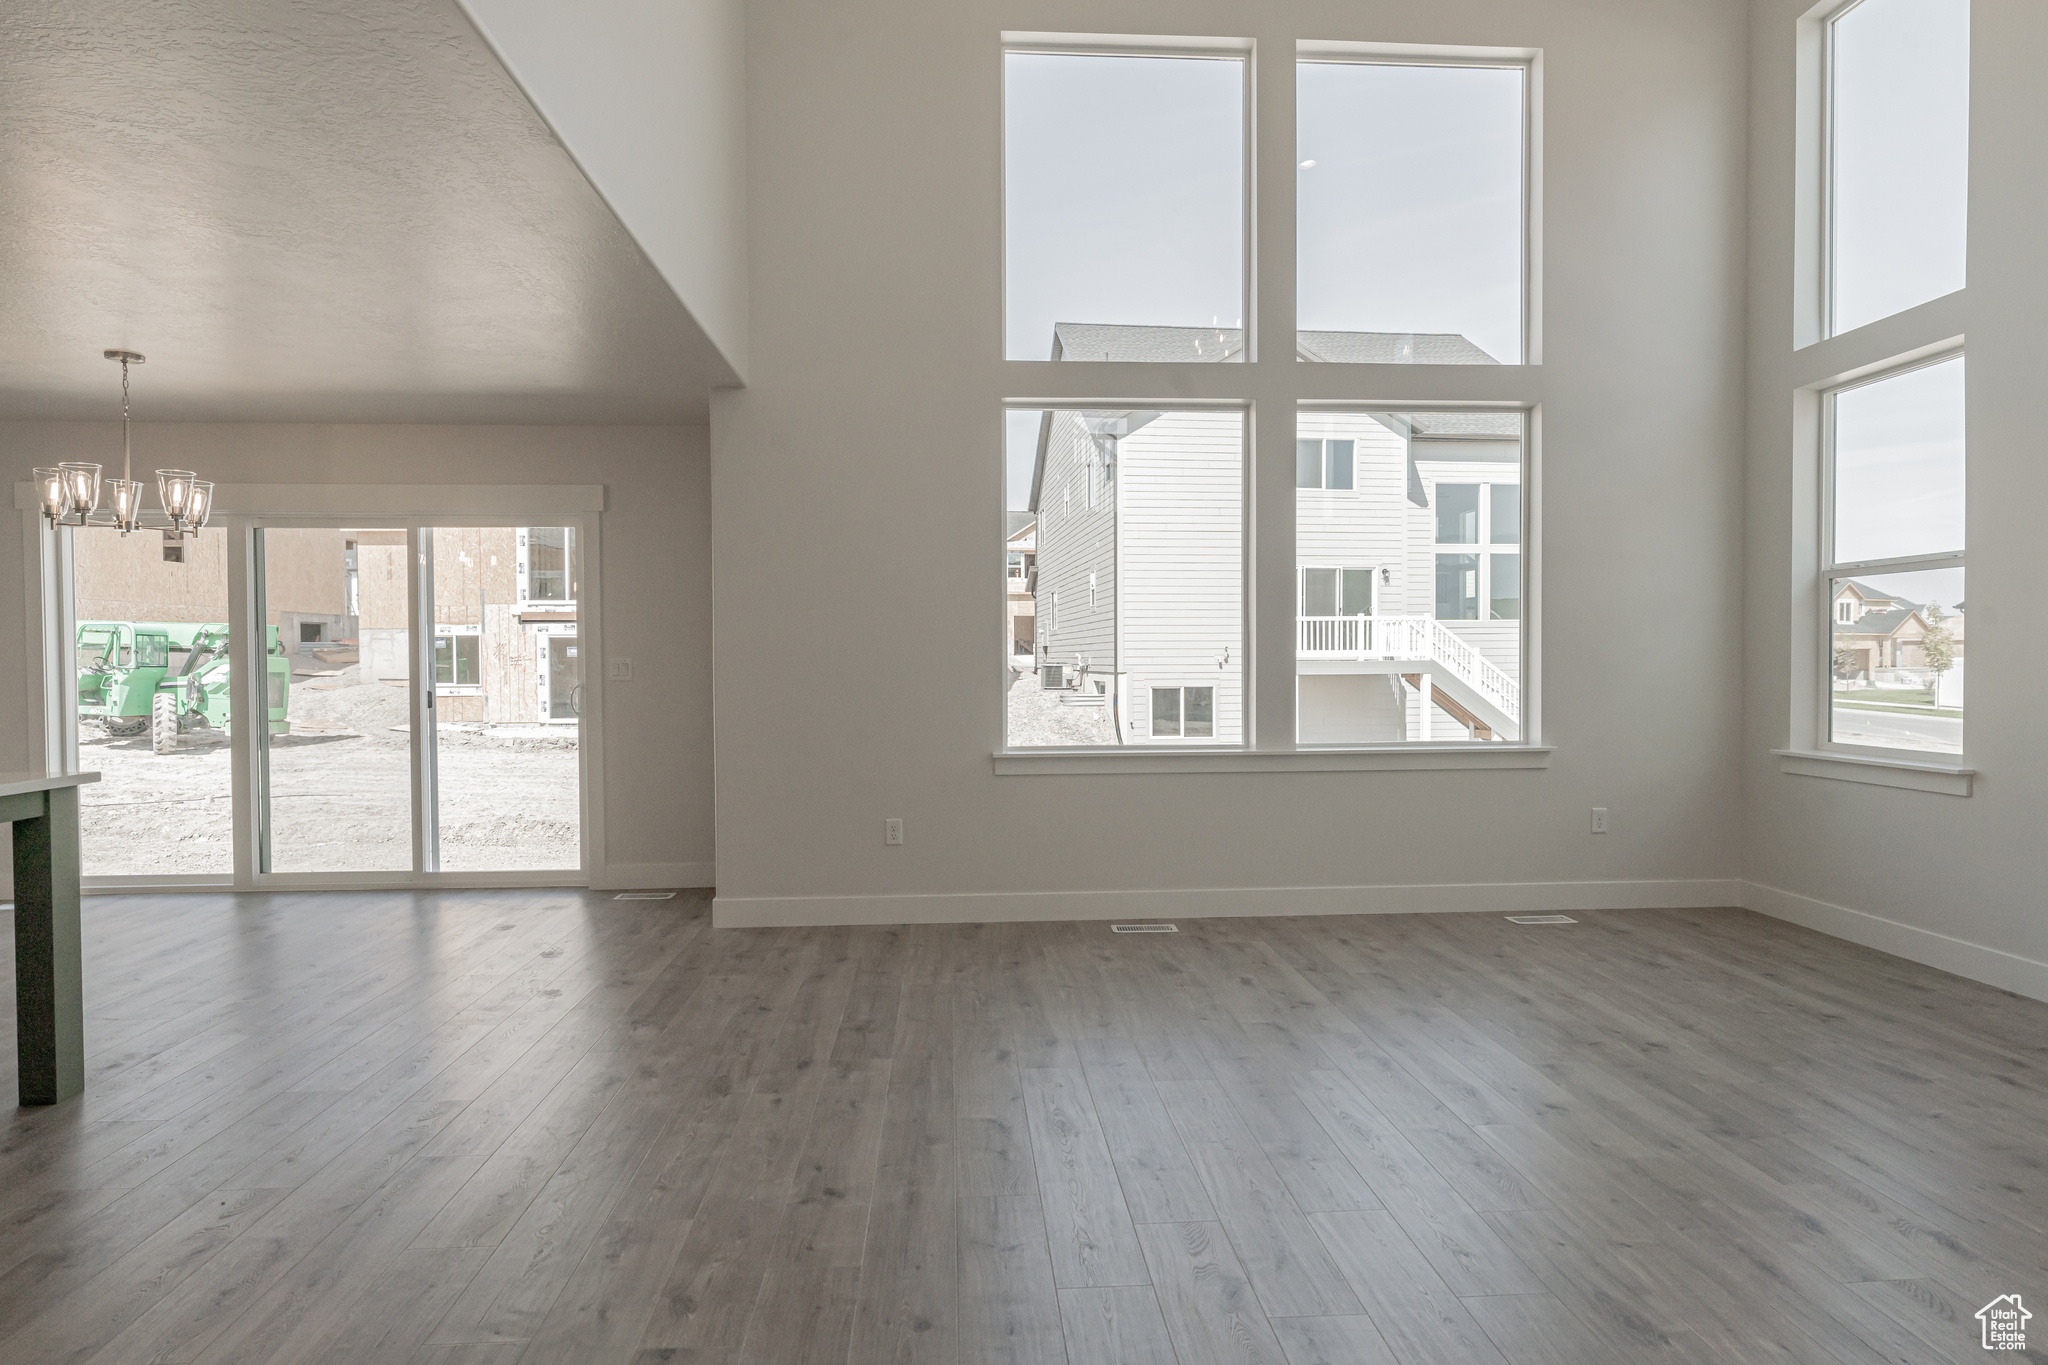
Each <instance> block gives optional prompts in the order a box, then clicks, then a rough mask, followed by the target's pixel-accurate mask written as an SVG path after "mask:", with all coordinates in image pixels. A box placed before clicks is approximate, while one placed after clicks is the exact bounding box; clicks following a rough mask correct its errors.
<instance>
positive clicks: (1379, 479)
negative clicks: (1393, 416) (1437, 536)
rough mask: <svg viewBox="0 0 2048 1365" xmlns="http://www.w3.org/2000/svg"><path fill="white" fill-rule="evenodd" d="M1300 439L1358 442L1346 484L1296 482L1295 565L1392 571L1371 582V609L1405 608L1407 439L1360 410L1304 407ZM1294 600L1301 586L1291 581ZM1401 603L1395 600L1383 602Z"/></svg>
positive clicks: (1297, 431) (1298, 428)
mask: <svg viewBox="0 0 2048 1365" xmlns="http://www.w3.org/2000/svg"><path fill="white" fill-rule="evenodd" d="M1295 434H1296V435H1297V437H1299V438H1300V439H1302V440H1328V439H1336V440H1349V441H1352V442H1355V443H1356V444H1355V455H1354V459H1355V463H1354V466H1353V474H1352V482H1353V483H1354V484H1355V485H1356V487H1354V488H1351V489H1325V488H1297V489H1296V490H1295V493H1294V546H1295V561H1296V563H1298V564H1328V565H1349V566H1352V567H1354V568H1371V569H1375V570H1377V569H1382V568H1384V569H1388V570H1391V572H1392V576H1393V582H1392V583H1390V584H1388V583H1375V584H1374V585H1373V592H1374V598H1373V605H1374V608H1375V611H1376V612H1380V613H1387V612H1391V611H1405V610H1406V606H1405V599H1404V595H1405V592H1406V588H1405V585H1404V582H1403V578H1404V571H1405V568H1406V566H1405V564H1404V562H1403V561H1404V558H1405V556H1404V555H1403V553H1402V550H1403V544H1404V541H1405V539H1406V536H1407V527H1406V518H1405V516H1404V515H1403V513H1404V509H1406V508H1407V506H1408V455H1407V442H1406V441H1405V440H1404V439H1403V438H1402V437H1400V436H1399V435H1397V434H1395V433H1394V432H1392V431H1389V430H1388V429H1387V428H1386V427H1384V426H1382V425H1380V424H1379V423H1378V422H1375V421H1374V420H1373V419H1372V418H1370V417H1367V416H1366V415H1364V414H1363V413H1350V412H1344V413H1304V414H1302V416H1301V418H1300V420H1299V421H1297V422H1296V424H1295ZM1295 592H1296V604H1297V608H1298V606H1299V602H1300V596H1299V595H1300V584H1299V581H1298V580H1297V583H1296V588H1295ZM1394 603H1400V604H1402V605H1400V606H1392V605H1383V604H1394Z"/></svg>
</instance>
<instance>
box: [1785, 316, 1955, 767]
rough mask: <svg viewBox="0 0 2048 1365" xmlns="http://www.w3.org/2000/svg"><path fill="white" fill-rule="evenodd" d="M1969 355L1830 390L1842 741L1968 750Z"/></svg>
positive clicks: (1831, 645)
mask: <svg viewBox="0 0 2048 1365" xmlns="http://www.w3.org/2000/svg"><path fill="white" fill-rule="evenodd" d="M1963 381H1964V369H1963V359H1962V357H1961V356H1954V357H1951V358H1949V359H1946V360H1941V361H1937V362H1935V363H1933V364H1928V365H1922V366H1919V367H1917V368H1913V369H1909V370H1905V371H1902V372H1896V371H1895V372H1893V373H1892V374H1889V375H1885V376H1881V377H1880V378H1878V379H1876V380H1873V381H1870V382H1866V383H1861V384H1858V385H1856V386H1854V387H1851V388H1845V389H1840V390H1837V391H1835V392H1834V393H1832V394H1830V395H1828V409H1829V421H1828V423H1827V427H1826V430H1827V432H1828V434H1829V441H1828V447H1829V448H1828V452H1827V453H1828V467H1829V474H1830V478H1829V483H1830V486H1831V488H1832V493H1833V496H1832V498H1830V499H1829V500H1828V502H1827V503H1826V504H1825V506H1826V510H1827V513H1828V516H1827V524H1826V527H1825V528H1824V531H1825V534H1824V548H1823V550H1822V557H1823V561H1824V564H1823V568H1822V572H1821V587H1822V589H1823V591H1824V593H1825V596H1824V598H1823V601H1825V602H1826V603H1828V604H1830V606H1829V618H1828V667H1827V669H1826V670H1825V673H1826V675H1827V684H1826V687H1827V693H1826V708H1827V725H1826V728H1825V731H1824V733H1825V734H1826V735H1827V736H1828V739H1829V742H1831V743H1833V744H1837V745H1844V746H1850V747H1853V748H1858V749H1885V750H1901V749H1903V750H1917V751H1923V752H1934V753H1949V754H1960V753H1962V752H1963V688H1964V683H1963V673H1964V662H1965V660H1964V635H1965V630H1964V627H1965V624H1966V621H1967V614H1966V612H1965V610H1964V593H1963V580H1964V563H1963V559H1964V555H1963V549H1964V546H1963V506H1964V503H1963V498H1964V461H1965V453H1964V439H1963V438H1964V433H1963Z"/></svg>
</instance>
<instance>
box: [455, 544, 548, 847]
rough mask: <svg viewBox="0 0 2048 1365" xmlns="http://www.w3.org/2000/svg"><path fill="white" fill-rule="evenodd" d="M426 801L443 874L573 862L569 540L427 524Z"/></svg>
mask: <svg viewBox="0 0 2048 1365" xmlns="http://www.w3.org/2000/svg"><path fill="white" fill-rule="evenodd" d="M421 534H422V535H424V536H426V537H427V538H428V543H429V546H430V553H429V556H428V563H429V567H430V570H431V572H430V574H429V575H428V577H429V579H430V584H429V586H430V589H431V595H432V602H433V612H432V615H433V627H434V649H433V660H434V693H435V705H434V710H433V734H434V769H435V776H434V791H435V794H436V798H437V800H436V803H435V804H436V809H435V816H436V818H435V822H434V823H435V832H436V838H435V843H436V846H437V849H438V853H439V864H438V866H439V867H440V869H441V870H442V871H446V872H485V871H502V870H510V869H515V868H519V869H534V870H543V869H546V870H561V869H574V868H576V867H578V866H580V864H581V857H582V853H581V838H582V819H581V809H582V787H581V784H580V781H579V774H580V773H581V770H582V761H581V752H580V750H581V739H582V698H583V687H582V681H583V674H582V659H581V658H580V651H579V649H578V645H579V637H578V635H577V619H576V588H577V583H576V574H575V572H574V570H573V563H572V561H573V554H574V539H575V537H574V532H573V531H572V530H571V529H569V528H566V527H559V526H553V527H541V526H536V527H512V526H436V527H433V528H431V529H430V530H426V531H423V532H422V533H421Z"/></svg>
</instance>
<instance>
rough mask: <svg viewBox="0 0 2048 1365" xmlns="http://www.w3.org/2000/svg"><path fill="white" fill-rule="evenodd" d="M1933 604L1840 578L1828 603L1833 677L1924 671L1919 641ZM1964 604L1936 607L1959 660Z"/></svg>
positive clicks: (1924, 656)
mask: <svg viewBox="0 0 2048 1365" xmlns="http://www.w3.org/2000/svg"><path fill="white" fill-rule="evenodd" d="M1936 610H1937V608H1936V606H1935V604H1932V603H1926V602H1912V601H1908V600H1907V599H1905V598H1903V597H1900V596H1899V595H1898V594H1896V593H1888V592H1884V591H1883V590H1881V589H1878V588H1875V587H1872V586H1871V585H1870V584H1868V583H1866V582H1862V581H1860V580H1858V579H1853V578H1845V579H1843V580H1842V582H1841V585H1840V586H1839V587H1838V588H1837V589H1836V590H1835V600H1834V602H1833V604H1832V619H1833V623H1834V640H1833V649H1834V652H1835V676H1837V677H1840V678H1855V677H1864V678H1870V677H1873V676H1874V675H1875V674H1876V672H1877V670H1879V669H1881V668H1926V667H1928V666H1929V665H1928V659H1927V651H1926V650H1925V649H1923V648H1922V647H1921V643H1920V641H1921V639H1922V637H1923V636H1925V635H1926V634H1927V632H1928V630H1929V628H1930V627H1931V626H1932V624H1933V621H1932V620H1931V619H1930V617H1931V616H1933V614H1934V613H1935V611H1936ZM1963 618H1964V612H1963V604H1962V603H1960V602H1958V603H1957V604H1956V605H1955V607H1954V609H1953V610H1947V609H1941V616H1940V622H1941V627H1942V629H1944V630H1946V631H1947V632H1948V633H1949V636H1950V638H1951V639H1953V640H1954V642H1955V657H1956V658H1958V659H1960V658H1962V657H1963V625H1964V620H1963Z"/></svg>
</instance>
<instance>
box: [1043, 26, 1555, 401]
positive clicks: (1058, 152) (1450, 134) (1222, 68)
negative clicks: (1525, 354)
mask: <svg viewBox="0 0 2048 1365" xmlns="http://www.w3.org/2000/svg"><path fill="white" fill-rule="evenodd" d="M1005 61H1006V66H1005V82H1006V94H1005V110H1006V112H1005V127H1006V131H1005V137H1006V161H1005V218H1006V222H1005V228H1006V242H1007V254H1008V261H1007V270H1006V316H1007V320H1008V321H1007V330H1008V335H1007V336H1006V338H1005V342H1004V345H1005V354H1006V355H1007V356H1008V357H1009V358H1011V359H1013V360H1043V359H1045V358H1046V357H1047V356H1049V355H1050V354H1051V348H1052V326H1053V324H1054V323H1055V322H1121V323H1140V324H1151V325H1160V326H1191V327H1200V326H1223V327H1235V326H1241V325H1242V322H1243V318H1242V314H1243V298H1244V277H1243V265H1242V261H1243V248H1244V237H1243V216H1244V215H1243V204H1244V171H1243V157H1244V132H1243V130H1244V103H1243V100H1244V63H1243V62H1242V61H1241V60H1237V59H1207V58H1179V57H1096V56H1071V55H1047V54H1034V53H1012V54H1011V55H1010V56H1009V57H1007V58H1006V59H1005ZM1297 70H1298V73H1299V74H1298V76H1297V86H1298V100H1299V110H1298V121H1297V139H1296V140H1297V143H1298V155H1297V157H1296V160H1297V162H1301V163H1311V162H1312V163H1313V164H1312V165H1310V164H1303V165H1299V166H1298V167H1297V171H1296V174H1297V177H1298V185H1299V193H1298V200H1297V213H1298V222H1297V249H1298V252H1299V258H1300V259H1299V267H1298V277H1299V285H1300V291H1301V292H1300V304H1299V314H1300V317H1299V321H1300V325H1301V326H1302V327H1304V328H1308V329H1311V330H1330V331H1378V332H1458V333H1462V334H1463V335H1465V336H1466V337H1468V338H1470V339H1471V340H1472V341H1474V342H1475V343H1477V344H1478V345H1479V346H1480V347H1481V348H1482V349H1484V350H1485V351H1487V352H1488V353H1489V354H1490V355H1492V356H1494V357H1495V358H1496V359H1499V360H1501V361H1503V362H1507V363H1515V362H1517V361H1518V360H1519V359H1520V353H1521V195H1522V172H1521V167H1522V81H1523V76H1522V72H1521V71H1520V70H1519V69H1499V68H1483V67H1433V66H1398V65H1368V64H1358V63H1328V62H1317V63H1304V64H1303V65H1301V66H1300V67H1298V68H1297Z"/></svg>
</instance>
